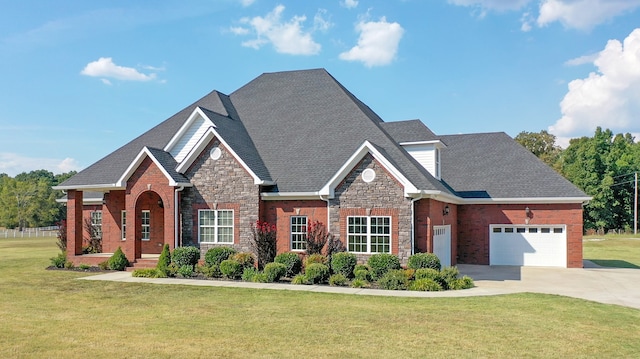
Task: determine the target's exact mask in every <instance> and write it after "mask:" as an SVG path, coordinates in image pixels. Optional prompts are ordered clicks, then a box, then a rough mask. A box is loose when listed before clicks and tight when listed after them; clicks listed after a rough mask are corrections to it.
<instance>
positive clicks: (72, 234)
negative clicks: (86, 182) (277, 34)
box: [67, 190, 83, 258]
mask: <svg viewBox="0 0 640 359" xmlns="http://www.w3.org/2000/svg"><path fill="white" fill-rule="evenodd" d="M82 197H83V196H82V191H76V190H69V191H68V192H67V258H69V257H73V256H76V255H82V231H83V228H82Z"/></svg>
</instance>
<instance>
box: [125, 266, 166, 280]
mask: <svg viewBox="0 0 640 359" xmlns="http://www.w3.org/2000/svg"><path fill="white" fill-rule="evenodd" d="M131 276H132V277H143V278H164V277H165V276H164V274H163V273H162V272H161V270H160V269H158V268H142V269H136V270H134V271H133V272H132V273H131Z"/></svg>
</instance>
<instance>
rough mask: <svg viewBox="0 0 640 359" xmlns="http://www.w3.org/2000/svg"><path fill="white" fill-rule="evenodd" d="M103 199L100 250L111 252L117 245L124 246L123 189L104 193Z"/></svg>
mask: <svg viewBox="0 0 640 359" xmlns="http://www.w3.org/2000/svg"><path fill="white" fill-rule="evenodd" d="M104 199H105V202H106V203H105V205H104V206H103V208H102V251H103V252H106V253H113V252H115V251H116V249H117V248H118V247H123V246H124V242H123V240H122V228H121V226H122V218H121V217H122V210H124V208H125V191H111V192H109V193H105V194H104ZM130 221H133V220H132V219H130ZM130 229H131V230H133V228H130Z"/></svg>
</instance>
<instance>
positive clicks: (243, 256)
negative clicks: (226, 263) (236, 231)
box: [231, 252, 256, 268]
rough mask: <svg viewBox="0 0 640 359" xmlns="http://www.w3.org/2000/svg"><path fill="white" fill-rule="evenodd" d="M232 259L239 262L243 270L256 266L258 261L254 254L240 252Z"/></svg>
mask: <svg viewBox="0 0 640 359" xmlns="http://www.w3.org/2000/svg"><path fill="white" fill-rule="evenodd" d="M231 259H233V260H236V261H238V263H240V265H241V266H242V268H249V267H253V266H255V263H256V259H255V257H254V256H253V254H252V253H249V252H240V253H236V254H234V255H233V256H232V257H231Z"/></svg>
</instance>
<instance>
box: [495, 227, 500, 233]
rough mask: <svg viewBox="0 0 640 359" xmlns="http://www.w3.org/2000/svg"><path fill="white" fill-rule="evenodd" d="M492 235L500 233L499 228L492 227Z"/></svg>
mask: <svg viewBox="0 0 640 359" xmlns="http://www.w3.org/2000/svg"><path fill="white" fill-rule="evenodd" d="M493 233H502V228H501V227H493Z"/></svg>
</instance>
